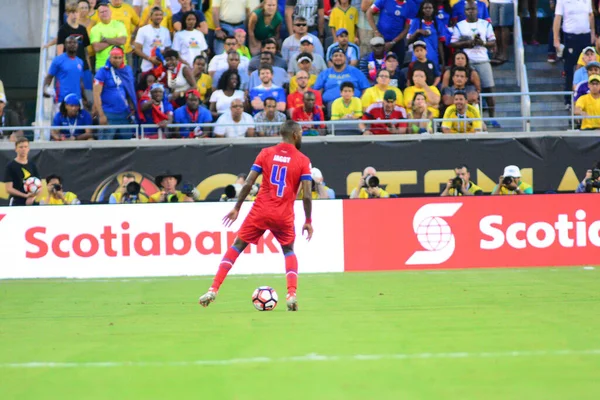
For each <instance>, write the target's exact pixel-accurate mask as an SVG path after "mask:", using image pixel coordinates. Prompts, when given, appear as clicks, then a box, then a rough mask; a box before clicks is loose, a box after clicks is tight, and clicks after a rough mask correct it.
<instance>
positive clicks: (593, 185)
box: [575, 162, 600, 193]
mask: <svg viewBox="0 0 600 400" xmlns="http://www.w3.org/2000/svg"><path fill="white" fill-rule="evenodd" d="M599 192H600V162H598V163H596V167H595V168H594V169H588V170H587V172H586V173H585V178H583V180H582V181H581V183H580V184H579V186H577V189H575V193H599Z"/></svg>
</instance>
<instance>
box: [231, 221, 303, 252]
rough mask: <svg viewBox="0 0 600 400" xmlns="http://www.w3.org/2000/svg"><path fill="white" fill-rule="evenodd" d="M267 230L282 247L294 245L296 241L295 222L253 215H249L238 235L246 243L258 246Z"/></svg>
mask: <svg viewBox="0 0 600 400" xmlns="http://www.w3.org/2000/svg"><path fill="white" fill-rule="evenodd" d="M267 230H269V231H271V233H272V234H273V236H275V239H277V241H278V242H279V244H280V245H282V246H285V245H288V244H292V243H294V240H295V239H296V232H295V230H294V222H293V221H275V220H274V219H271V218H269V217H263V216H260V217H258V216H253V215H248V217H247V218H246V220H245V221H244V223H243V224H242V227H241V228H240V230H239V231H238V233H237V234H238V237H239V238H240V239H242V240H243V241H244V242H246V243H252V244H256V243H258V240H259V239H260V238H261V237H262V236H263V234H264V233H265V231H267Z"/></svg>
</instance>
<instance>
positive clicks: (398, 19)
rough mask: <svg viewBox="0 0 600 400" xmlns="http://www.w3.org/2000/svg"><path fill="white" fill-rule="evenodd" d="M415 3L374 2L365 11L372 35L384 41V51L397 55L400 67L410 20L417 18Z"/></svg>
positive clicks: (396, 1) (395, 1) (397, 0)
mask: <svg viewBox="0 0 600 400" xmlns="http://www.w3.org/2000/svg"><path fill="white" fill-rule="evenodd" d="M417 9H418V6H417V3H416V2H414V1H412V0H409V1H402V0H375V2H374V3H373V5H372V6H371V7H370V8H369V9H368V10H367V21H368V22H369V25H371V29H373V35H375V36H382V37H383V38H384V39H385V51H386V52H387V51H390V50H391V51H393V52H394V53H396V54H397V55H398V61H400V66H401V67H402V65H403V64H404V54H405V53H406V41H405V38H406V35H407V34H408V28H409V26H410V20H411V19H412V18H415V17H416V16H417ZM377 13H379V14H380V16H379V22H378V23H377V26H375V18H374V15H375V14H377Z"/></svg>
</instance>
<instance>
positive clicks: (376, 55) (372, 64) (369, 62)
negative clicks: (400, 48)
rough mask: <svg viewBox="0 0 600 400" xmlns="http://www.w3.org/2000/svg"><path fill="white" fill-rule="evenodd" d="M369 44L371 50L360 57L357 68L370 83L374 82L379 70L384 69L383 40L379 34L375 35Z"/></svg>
mask: <svg viewBox="0 0 600 400" xmlns="http://www.w3.org/2000/svg"><path fill="white" fill-rule="evenodd" d="M369 44H370V45H371V52H370V53H368V54H366V55H364V56H363V57H362V58H361V59H360V61H359V63H358V68H359V69H360V71H361V72H362V73H363V74H364V75H365V77H366V78H367V79H368V80H369V82H370V83H375V82H376V80H377V73H378V72H379V70H381V69H385V51H384V50H383V45H384V44H385V40H383V38H382V37H380V36H375V37H374V38H372V39H371V40H370V42H369Z"/></svg>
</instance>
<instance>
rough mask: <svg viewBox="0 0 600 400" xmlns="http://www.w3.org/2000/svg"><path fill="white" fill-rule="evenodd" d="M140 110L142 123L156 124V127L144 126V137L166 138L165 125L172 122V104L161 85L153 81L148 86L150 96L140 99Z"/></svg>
mask: <svg viewBox="0 0 600 400" xmlns="http://www.w3.org/2000/svg"><path fill="white" fill-rule="evenodd" d="M140 111H141V116H140V120H141V121H142V123H144V124H155V125H158V128H146V129H145V131H144V134H145V136H144V137H145V138H147V139H159V138H160V139H166V138H167V126H168V125H170V124H172V123H173V106H172V105H171V103H170V102H169V101H168V99H167V96H165V88H164V86H163V85H161V84H160V83H155V84H153V85H152V86H150V97H142V98H141V99H140ZM161 134H162V135H161Z"/></svg>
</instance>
